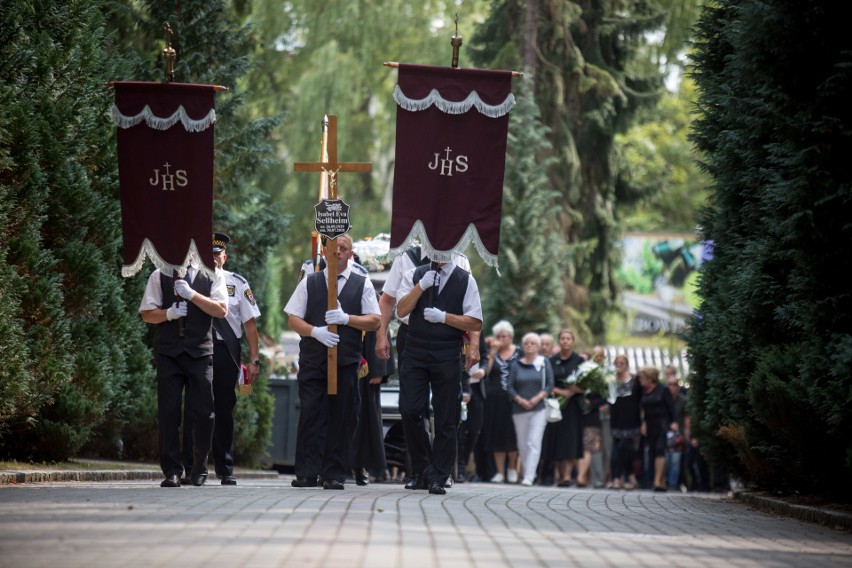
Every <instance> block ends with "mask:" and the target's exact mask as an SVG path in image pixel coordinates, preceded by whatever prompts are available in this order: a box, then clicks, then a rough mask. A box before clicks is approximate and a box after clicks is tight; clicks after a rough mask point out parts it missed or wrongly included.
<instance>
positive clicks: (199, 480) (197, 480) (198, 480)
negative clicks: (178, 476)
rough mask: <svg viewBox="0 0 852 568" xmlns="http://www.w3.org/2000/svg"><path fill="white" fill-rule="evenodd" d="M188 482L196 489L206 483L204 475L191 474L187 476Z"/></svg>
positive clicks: (205, 475)
mask: <svg viewBox="0 0 852 568" xmlns="http://www.w3.org/2000/svg"><path fill="white" fill-rule="evenodd" d="M189 479H190V481H192V484H193V485H195V486H196V487H201V486H202V485H204V483H205V482H206V481H207V474H206V473H193V474H191V475H190V476H189Z"/></svg>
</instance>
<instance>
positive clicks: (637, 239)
mask: <svg viewBox="0 0 852 568" xmlns="http://www.w3.org/2000/svg"><path fill="white" fill-rule="evenodd" d="M622 244H623V253H624V258H623V262H622V266H621V269H620V270H618V271H617V273H616V278H617V280H618V283H619V286H620V287H621V290H622V293H621V295H622V305H623V307H624V309H625V311H626V313H627V315H628V322H629V330H628V331H629V332H630V333H631V334H632V335H658V334H660V333H663V334H671V333H673V334H678V333H681V332H683V331H684V330H685V329H686V326H687V323H688V320H689V317H690V316H691V315H692V312H693V310H694V309H695V308H696V307H697V297H696V289H697V278H698V270H699V268H700V266H701V261H702V258H703V248H704V245H703V244H702V242H701V241H700V240H699V239H698V237H697V235H695V234H692V233H627V234H626V235H625V237H624V240H623V242H622Z"/></svg>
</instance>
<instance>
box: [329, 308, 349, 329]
mask: <svg viewBox="0 0 852 568" xmlns="http://www.w3.org/2000/svg"><path fill="white" fill-rule="evenodd" d="M325 323H328V324H335V325H347V324H348V323H349V314H347V313H346V312H344V311H343V310H341V309H340V306H338V307H337V308H335V309H333V310H328V311H327V312H325Z"/></svg>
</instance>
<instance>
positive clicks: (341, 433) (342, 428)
mask: <svg viewBox="0 0 852 568" xmlns="http://www.w3.org/2000/svg"><path fill="white" fill-rule="evenodd" d="M350 258H352V239H351V237H349V235H341V236H339V237H337V258H336V259H335V260H336V262H337V270H338V282H337V298H338V307H337V308H336V309H333V310H329V309H328V308H327V301H328V300H327V298H328V268H327V267H326V268H325V269H324V270H322V271H321V272H313V273H309V274H308V275H307V276H306V277H305V278H303V279H302V280H301V281H300V282H299V284H298V285H297V286H296V290H295V291H294V292H293V295H292V296H291V297H290V300H289V301H288V302H287V305H286V306H285V307H284V312H286V313H287V314H288V316H289V319H288V323H289V326H290V329H292V330H293V331H295V332H296V333H298V334H299V335H300V336H302V339H301V341H300V342H299V372H298V374H297V380H298V383H299V403H300V407H301V408H300V412H299V424H298V427H297V432H296V464H295V469H296V479H294V480H293V481H292V483H291V485H292V486H293V487H316V486H317V485H319V481H318V479H322V486H323V488H324V489H343V488H344V486H343V483H344V480H345V479H346V476H347V474H348V468H349V464H348V461H349V439H350V438H349V431H348V429H349V426H350V425H351V421H352V417H353V412H354V411H355V396H356V392H357V386H358V385H357V381H358V367H359V366H360V364H361V349H362V343H361V337H362V332H363V331H375V330H377V329H378V328H379V323H380V322H379V320H380V318H379V314H380V311H379V306H378V303H377V302H376V291H375V289H374V288H373V284H372V283H371V282H370V280H369V278H366V277H365V276H363V275H361V274H356V273H355V272H353V271H352V269H351V267H350V266H349V259H350ZM326 262H329V259H326ZM330 324H334V325H337V326H338V327H337V330H338V331H337V333H333V332H331V331H329V329H328V325H330ZM335 345H337V347H338V353H337V394H336V395H329V394H328V393H327V391H326V389H327V377H328V358H327V356H328V348H329V347H333V346H335Z"/></svg>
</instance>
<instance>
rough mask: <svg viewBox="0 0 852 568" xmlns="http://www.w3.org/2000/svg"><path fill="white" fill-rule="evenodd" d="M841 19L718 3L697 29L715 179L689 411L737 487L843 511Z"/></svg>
mask: <svg viewBox="0 0 852 568" xmlns="http://www.w3.org/2000/svg"><path fill="white" fill-rule="evenodd" d="M840 10H841V7H840V6H839V5H837V6H835V5H830V4H827V3H825V2H817V1H813V0H806V1H791V0H770V1H768V2H754V1H727V2H718V3H715V4H712V5H708V6H706V7H705V8H704V10H703V13H702V16H701V18H700V21H699V24H698V28H697V37H696V52H695V69H696V72H695V77H696V81H697V85H698V88H699V91H700V97H699V100H698V102H699V109H700V111H701V114H700V117H699V120H697V121H696V123H695V126H694V133H693V139H694V140H695V142H696V145H697V146H698V148H699V149H700V150H702V151H703V152H704V153H705V156H706V158H705V160H704V162H703V166H704V168H705V169H706V170H707V172H708V173H710V174H711V175H712V177H713V179H714V185H713V188H712V199H711V204H710V207H708V209H707V210H706V211H704V212H703V215H702V218H703V219H702V232H703V234H704V237H705V238H706V239H707V240H708V241H709V242H711V243H712V245H713V259H712V261H709V262H707V263H705V265H704V266H703V268H702V277H701V284H700V294H701V296H702V303H701V307H700V313H699V314H698V316H697V317H696V318H695V321H694V325H693V330H692V332H691V333H690V335H689V338H688V341H689V347H690V354H691V358H692V370H693V371H694V373H693V376H692V377H691V383H692V389H691V391H690V405H691V412H692V414H693V417H694V418H693V424H694V425H695V428H696V431H697V434H698V435H699V436H700V439H701V443H702V446H703V447H704V450H705V453H706V455H708V456H709V457H711V458H712V459H714V460H716V461H717V462H719V463H720V464H722V465H723V466H724V467H725V468H726V469H728V470H729V471H732V472H734V473H735V474H736V475H738V476H740V477H742V478H743V479H745V480H746V481H750V482H753V483H755V484H757V485H759V486H762V487H767V488H773V489H778V490H791V489H796V490H804V491H808V492H818V493H834V494H839V495H841V496H842V497H845V498H846V499H849V498H850V497H852V491H850V488H849V483H848V480H849V478H850V474H852V441H850V439H849V436H848V433H849V432H850V431H852V414H850V412H849V408H850V405H852V388H850V385H852V379H851V378H850V372H849V368H850V367H849V365H850V361H852V317H850V313H852V295H850V294H849V285H848V283H847V282H846V281H845V279H844V278H842V277H839V275H843V274H848V272H849V270H850V268H852V267H850V264H852V259H850V256H849V254H848V251H847V250H846V248H847V243H848V242H849V221H848V219H849V218H850V215H852V210H850V208H852V187H850V182H852V165H850V163H849V160H848V159H847V158H846V157H845V156H846V154H848V151H849V149H850V148H852V128H850V125H852V111H851V110H850V106H849V100H852V99H850V94H852V93H850V91H851V90H852V75H850V69H852V65H850V63H852V49H850V48H851V47H852V41H850V39H849V35H848V33H846V31H845V30H844V29H843V22H844V18H843V15H842V14H841V12H840Z"/></svg>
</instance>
